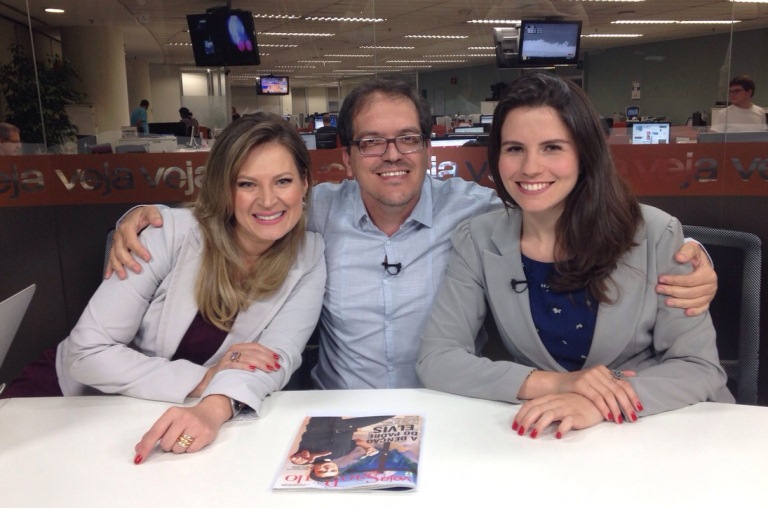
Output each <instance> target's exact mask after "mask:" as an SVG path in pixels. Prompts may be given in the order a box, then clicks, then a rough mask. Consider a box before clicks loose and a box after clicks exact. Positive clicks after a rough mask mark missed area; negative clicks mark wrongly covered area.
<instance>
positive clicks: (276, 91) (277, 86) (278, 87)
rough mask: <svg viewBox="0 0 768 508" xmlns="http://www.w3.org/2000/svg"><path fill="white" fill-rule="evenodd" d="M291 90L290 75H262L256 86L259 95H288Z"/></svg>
mask: <svg viewBox="0 0 768 508" xmlns="http://www.w3.org/2000/svg"><path fill="white" fill-rule="evenodd" d="M290 91H291V88H290V86H289V83H288V76H262V77H261V78H260V79H259V81H258V86H257V87H256V93H257V94H258V95H288V93H290Z"/></svg>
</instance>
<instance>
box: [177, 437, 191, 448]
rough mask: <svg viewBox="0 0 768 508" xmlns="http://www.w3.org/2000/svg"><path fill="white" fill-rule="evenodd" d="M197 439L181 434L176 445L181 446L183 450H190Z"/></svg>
mask: <svg viewBox="0 0 768 508" xmlns="http://www.w3.org/2000/svg"><path fill="white" fill-rule="evenodd" d="M194 440H195V438H193V437H192V436H189V435H187V434H181V435H180V436H179V438H178V439H177V440H176V444H177V445H179V446H181V447H182V448H188V447H189V445H191V444H192V443H193V442H194Z"/></svg>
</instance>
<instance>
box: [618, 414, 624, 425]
mask: <svg viewBox="0 0 768 508" xmlns="http://www.w3.org/2000/svg"><path fill="white" fill-rule="evenodd" d="M623 421H624V418H623V417H622V416H621V415H619V416H617V417H616V423H621V422H623Z"/></svg>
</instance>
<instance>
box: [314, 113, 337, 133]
mask: <svg viewBox="0 0 768 508" xmlns="http://www.w3.org/2000/svg"><path fill="white" fill-rule="evenodd" d="M323 116H324V115H317V116H315V130H317V129H319V128H320V127H322V126H323V125H325V124H324V123H323ZM328 118H329V120H330V121H331V127H333V128H336V122H337V121H338V119H339V115H336V114H332V115H328Z"/></svg>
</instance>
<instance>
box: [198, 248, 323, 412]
mask: <svg viewBox="0 0 768 508" xmlns="http://www.w3.org/2000/svg"><path fill="white" fill-rule="evenodd" d="M307 236H308V241H307V242H306V244H305V247H304V252H303V255H302V257H303V262H302V263H300V266H299V268H298V269H300V270H301V271H303V273H302V275H301V276H300V278H299V280H298V282H297V283H296V284H295V285H294V286H293V288H292V290H291V291H290V293H289V294H288V296H287V298H286V299H285V300H284V301H283V302H282V306H281V308H280V310H279V311H278V312H277V314H276V315H275V317H274V318H273V319H272V321H271V322H270V323H269V325H268V326H267V327H266V328H265V329H264V331H263V332H262V333H261V334H260V335H259V336H257V337H256V338H255V341H256V342H258V343H259V344H261V345H263V346H265V347H268V348H269V349H271V350H272V351H274V352H276V353H277V354H278V355H280V369H279V370H277V371H275V372H262V371H256V372H250V371H244V370H237V369H227V370H223V371H220V372H219V373H217V374H216V375H215V376H214V377H213V379H212V380H211V382H210V383H209V384H208V386H207V387H206V389H205V391H204V392H203V394H202V397H205V396H207V395H212V394H221V395H226V396H228V397H230V398H232V399H235V400H237V401H240V402H243V403H245V404H247V405H248V406H249V407H251V408H252V409H253V410H254V411H255V412H256V415H257V416H258V414H259V411H260V408H261V402H262V401H263V400H264V398H265V397H266V396H267V395H269V394H270V393H272V392H275V391H277V390H280V389H281V388H282V387H284V386H285V385H286V384H287V383H288V381H289V380H290V378H291V374H293V372H294V371H295V370H296V369H298V368H299V366H300V365H301V352H302V351H303V350H304V346H305V345H306V344H307V341H308V340H309V337H310V336H311V335H312V332H313V331H314V329H315V326H316V324H317V320H318V318H319V316H320V309H321V307H322V304H323V295H324V294H325V278H326V266H325V256H324V250H325V244H324V243H323V239H322V237H321V236H320V235H319V234H316V233H308V234H307ZM249 310H250V309H249ZM246 312H249V311H246Z"/></svg>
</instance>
